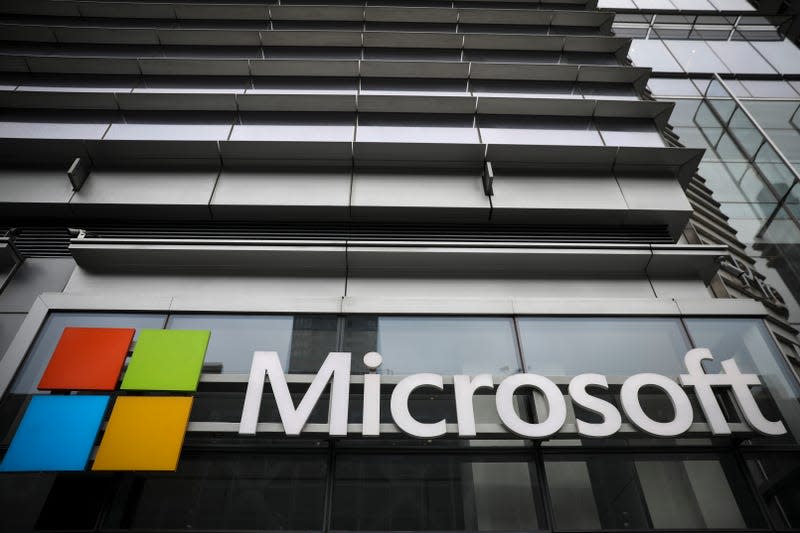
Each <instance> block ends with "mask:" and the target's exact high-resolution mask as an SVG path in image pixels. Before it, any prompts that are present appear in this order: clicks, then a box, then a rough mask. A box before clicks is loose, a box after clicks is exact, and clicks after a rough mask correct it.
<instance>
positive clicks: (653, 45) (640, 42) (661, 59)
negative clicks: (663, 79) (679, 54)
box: [628, 39, 683, 72]
mask: <svg viewBox="0 0 800 533" xmlns="http://www.w3.org/2000/svg"><path fill="white" fill-rule="evenodd" d="M628 55H629V56H630V58H631V60H632V61H633V64H634V65H636V66H637V67H652V69H653V70H654V71H655V72H683V69H681V67H680V65H678V62H677V61H675V58H674V57H673V56H672V54H671V53H670V51H669V50H667V47H666V46H664V43H662V42H661V41H646V40H644V39H634V40H633V42H632V43H631V49H630V52H628Z"/></svg>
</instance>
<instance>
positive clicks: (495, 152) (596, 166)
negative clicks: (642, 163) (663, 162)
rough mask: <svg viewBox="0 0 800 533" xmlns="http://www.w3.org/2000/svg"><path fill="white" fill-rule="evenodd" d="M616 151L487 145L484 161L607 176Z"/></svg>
mask: <svg viewBox="0 0 800 533" xmlns="http://www.w3.org/2000/svg"><path fill="white" fill-rule="evenodd" d="M616 154H617V148H615V147H613V146H557V145H554V146H534V145H516V144H503V145H498V144H490V145H488V147H487V150H486V159H487V160H489V161H492V163H494V162H495V161H497V162H498V163H511V164H513V163H536V164H537V165H539V166H540V167H541V166H542V165H544V166H546V167H551V168H559V167H560V168H565V169H576V170H577V169H580V168H588V169H591V170H592V171H593V172H596V173H604V172H607V173H611V169H612V167H613V164H614V158H615V156H616Z"/></svg>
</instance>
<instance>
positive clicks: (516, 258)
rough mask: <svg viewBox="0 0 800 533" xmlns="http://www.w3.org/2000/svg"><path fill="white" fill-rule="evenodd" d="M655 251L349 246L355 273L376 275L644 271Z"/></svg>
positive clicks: (351, 268) (638, 248)
mask: <svg viewBox="0 0 800 533" xmlns="http://www.w3.org/2000/svg"><path fill="white" fill-rule="evenodd" d="M650 256H651V254H650V250H649V248H648V247H647V246H629V247H611V246H609V247H602V248H589V247H585V248H581V247H577V246H575V247H559V246H558V245H553V246H548V245H542V246H536V247H525V248H521V247H520V248H490V249H489V248H468V247H458V248H456V247H444V246H440V247H436V248H422V247H411V246H391V247H377V246H362V245H359V244H351V245H350V246H348V250H347V262H348V266H349V273H350V274H351V275H352V276H362V275H370V276H375V275H377V274H384V275H389V276H391V275H395V276H398V275H399V276H407V275H409V274H440V275H441V274H446V275H448V276H466V275H469V276H473V275H478V274H487V275H491V274H494V275H503V276H507V275H511V274H516V275H524V276H525V277H528V278H531V277H535V276H540V275H553V274H558V275H561V276H566V275H572V274H591V275H593V276H599V275H601V274H603V273H606V274H611V273H613V274H629V275H633V274H643V273H644V270H645V267H646V266H647V263H648V261H649V260H650Z"/></svg>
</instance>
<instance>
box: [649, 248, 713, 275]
mask: <svg viewBox="0 0 800 533" xmlns="http://www.w3.org/2000/svg"><path fill="white" fill-rule="evenodd" d="M726 255H728V248H727V247H726V246H717V247H712V246H697V247H696V248H695V249H692V248H691V247H689V246H682V247H681V248H677V247H669V246H665V245H653V258H652V259H651V260H650V263H649V264H648V265H647V273H648V275H650V276H654V277H658V278H689V279H700V280H702V281H704V282H706V283H708V282H709V281H711V278H712V277H714V274H716V273H717V270H718V269H719V261H720V258H722V257H723V256H726Z"/></svg>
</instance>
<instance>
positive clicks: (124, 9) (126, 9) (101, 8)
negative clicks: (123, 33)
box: [75, 1, 175, 20]
mask: <svg viewBox="0 0 800 533" xmlns="http://www.w3.org/2000/svg"><path fill="white" fill-rule="evenodd" d="M75 5H76V6H77V8H78V10H79V11H80V16H82V17H99V18H133V19H137V18H154V19H167V20H169V19H174V18H175V7H174V4H169V3H155V2H97V1H81V2H75Z"/></svg>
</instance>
